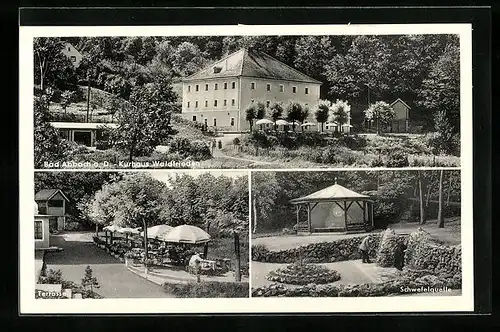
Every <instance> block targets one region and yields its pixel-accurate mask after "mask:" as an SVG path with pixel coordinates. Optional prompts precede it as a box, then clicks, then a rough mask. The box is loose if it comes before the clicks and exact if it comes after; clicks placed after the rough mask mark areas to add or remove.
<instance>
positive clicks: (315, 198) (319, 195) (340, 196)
mask: <svg viewBox="0 0 500 332" xmlns="http://www.w3.org/2000/svg"><path fill="white" fill-rule="evenodd" d="M345 200H363V201H366V200H371V199H370V196H367V195H362V194H358V193H357V192H354V191H352V190H350V189H347V188H345V187H343V186H341V185H339V184H334V185H333V186H330V187H327V188H325V189H321V190H318V191H316V192H314V193H312V194H309V195H307V196H302V197H299V198H295V199H292V200H290V203H292V204H297V203H307V202H320V201H345Z"/></svg>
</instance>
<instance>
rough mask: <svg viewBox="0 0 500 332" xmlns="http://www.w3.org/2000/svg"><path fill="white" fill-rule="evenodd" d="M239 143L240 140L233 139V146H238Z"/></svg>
mask: <svg viewBox="0 0 500 332" xmlns="http://www.w3.org/2000/svg"><path fill="white" fill-rule="evenodd" d="M240 143H241V141H240V139H239V138H238V137H235V138H234V139H233V145H240Z"/></svg>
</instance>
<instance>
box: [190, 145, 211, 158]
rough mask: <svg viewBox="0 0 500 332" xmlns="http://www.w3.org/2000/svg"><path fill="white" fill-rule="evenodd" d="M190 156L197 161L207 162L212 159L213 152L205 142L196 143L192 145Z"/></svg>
mask: <svg viewBox="0 0 500 332" xmlns="http://www.w3.org/2000/svg"><path fill="white" fill-rule="evenodd" d="M189 155H190V156H191V157H192V158H193V159H194V160H196V161H200V160H207V159H210V158H211V157H212V152H211V151H210V148H209V147H208V145H207V144H205V142H202V141H194V142H193V143H191V148H190V149H189Z"/></svg>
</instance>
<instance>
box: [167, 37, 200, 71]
mask: <svg viewBox="0 0 500 332" xmlns="http://www.w3.org/2000/svg"><path fill="white" fill-rule="evenodd" d="M205 63H206V61H205V59H204V58H203V56H202V54H201V51H200V49H199V48H198V46H196V45H194V44H193V43H190V42H183V43H181V44H180V45H179V46H177V48H176V49H175V52H174V54H173V62H172V67H173V70H174V72H175V73H177V74H178V75H179V76H189V75H191V74H194V73H195V72H197V71H198V70H199V69H201V68H202V67H203V66H204V65H205Z"/></svg>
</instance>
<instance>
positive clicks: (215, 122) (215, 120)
mask: <svg viewBox="0 0 500 332" xmlns="http://www.w3.org/2000/svg"><path fill="white" fill-rule="evenodd" d="M214 127H217V119H216V118H214Z"/></svg>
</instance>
